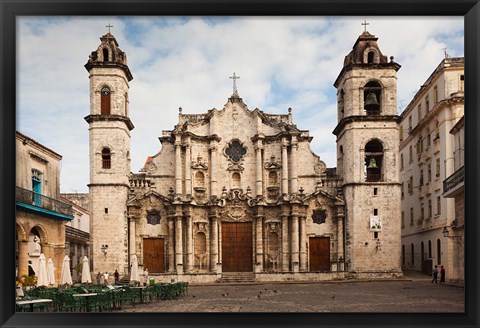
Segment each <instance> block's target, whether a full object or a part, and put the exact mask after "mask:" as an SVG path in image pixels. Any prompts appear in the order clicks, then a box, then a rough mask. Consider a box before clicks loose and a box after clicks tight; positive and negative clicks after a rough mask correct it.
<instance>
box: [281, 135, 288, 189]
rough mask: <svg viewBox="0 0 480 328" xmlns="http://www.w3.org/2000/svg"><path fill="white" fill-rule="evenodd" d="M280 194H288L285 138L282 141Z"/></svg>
mask: <svg viewBox="0 0 480 328" xmlns="http://www.w3.org/2000/svg"><path fill="white" fill-rule="evenodd" d="M282 194H284V195H286V194H288V153H287V140H286V139H285V138H283V139H282Z"/></svg>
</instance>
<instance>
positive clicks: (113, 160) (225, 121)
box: [85, 31, 402, 282]
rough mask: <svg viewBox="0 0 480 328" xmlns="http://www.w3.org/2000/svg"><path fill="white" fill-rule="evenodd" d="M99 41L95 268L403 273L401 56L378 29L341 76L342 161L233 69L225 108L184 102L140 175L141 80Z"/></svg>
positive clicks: (268, 277) (308, 275) (274, 277)
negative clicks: (135, 165) (253, 93)
mask: <svg viewBox="0 0 480 328" xmlns="http://www.w3.org/2000/svg"><path fill="white" fill-rule="evenodd" d="M100 40H101V43H100V45H99V46H98V48H97V49H96V50H95V51H93V52H92V53H91V55H90V57H89V59H88V62H87V64H86V65H85V68H86V69H87V71H88V72H89V79H90V114H89V115H88V116H87V117H85V120H86V121H87V122H88V124H89V142H90V184H89V193H90V204H91V205H90V206H91V207H90V211H91V226H92V240H93V245H92V250H93V251H92V252H93V254H92V255H93V262H94V267H93V271H94V272H98V271H101V272H105V271H109V272H113V271H114V270H115V269H117V270H118V271H119V272H120V274H121V275H126V276H128V275H129V273H130V263H131V259H132V256H133V255H136V256H137V258H138V262H139V264H140V266H141V268H147V269H148V271H149V275H150V276H152V277H154V278H155V280H156V281H165V282H170V281H173V280H175V281H177V280H181V281H189V282H216V281H228V280H229V279H230V280H232V279H233V280H234V279H244V280H250V281H252V280H254V281H285V280H299V281H301V280H328V279H349V278H369V277H372V278H373V277H374V278H382V277H383V278H391V277H398V276H401V274H402V272H401V263H400V260H401V237H400V192H401V185H400V183H399V172H398V156H397V154H398V147H399V125H398V123H399V117H398V116H397V114H396V108H397V106H396V72H397V71H398V69H399V68H400V65H399V64H397V63H395V62H394V61H393V57H390V60H388V59H387V57H386V56H384V55H383V54H382V53H381V51H380V49H379V47H378V45H377V38H376V37H375V36H374V35H372V34H370V33H369V32H367V31H365V32H363V33H362V34H361V35H360V36H359V37H358V39H357V40H356V42H355V44H354V46H353V49H352V51H351V52H350V53H349V54H348V55H347V56H346V57H345V61H344V66H343V68H341V72H340V73H339V75H338V78H337V79H336V81H335V82H334V86H335V87H336V89H337V102H338V124H337V126H336V127H333V126H332V129H333V133H334V134H335V135H336V136H337V167H336V168H327V167H326V165H325V163H324V162H323V161H322V160H321V158H320V156H318V155H316V154H315V153H314V152H313V151H312V150H311V148H310V142H311V140H312V138H313V137H312V136H310V134H309V132H308V131H306V130H301V129H299V128H298V127H297V126H296V125H295V124H294V121H293V117H292V113H291V109H289V110H288V113H287V114H269V113H265V112H263V111H262V110H260V109H258V108H255V109H253V110H251V109H249V108H248V106H247V105H246V104H245V103H244V102H243V100H242V98H241V97H240V95H239V93H238V92H237V89H236V86H235V78H236V76H235V75H234V76H233V79H234V90H233V94H232V95H231V96H230V97H229V98H228V99H227V101H226V103H225V105H224V106H223V108H222V109H220V110H219V109H215V108H214V109H211V110H207V111H204V112H201V113H199V114H184V113H182V109H181V108H180V109H179V116H178V124H177V125H175V126H174V128H173V130H167V131H161V135H160V137H159V140H160V142H161V147H160V149H159V152H158V153H157V154H155V155H153V156H149V157H148V158H147V160H146V162H145V165H144V167H143V169H142V170H140V172H138V173H131V172H130V131H131V130H132V129H133V128H134V125H133V123H132V122H131V120H130V118H129V111H130V108H129V100H128V93H129V83H130V81H131V80H132V79H133V76H132V73H131V72H130V70H129V67H128V64H127V56H126V53H125V52H123V51H122V50H120V48H119V45H118V43H117V41H116V39H115V37H114V36H113V35H112V34H110V32H109V33H107V34H106V35H104V36H102V37H101V38H100ZM133 110H135V109H133ZM136 110H140V109H136ZM158 119H160V117H159V118H158Z"/></svg>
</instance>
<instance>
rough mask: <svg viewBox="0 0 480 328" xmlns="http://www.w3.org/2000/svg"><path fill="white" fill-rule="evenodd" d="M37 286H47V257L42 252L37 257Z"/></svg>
mask: <svg viewBox="0 0 480 328" xmlns="http://www.w3.org/2000/svg"><path fill="white" fill-rule="evenodd" d="M37 286H48V280H47V259H46V258H45V255H44V254H43V253H42V254H40V257H39V258H38V275H37Z"/></svg>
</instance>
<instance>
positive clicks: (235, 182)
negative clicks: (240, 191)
mask: <svg viewBox="0 0 480 328" xmlns="http://www.w3.org/2000/svg"><path fill="white" fill-rule="evenodd" d="M232 188H240V173H238V172H235V173H233V174H232Z"/></svg>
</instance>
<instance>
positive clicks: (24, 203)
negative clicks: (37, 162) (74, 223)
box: [15, 186, 73, 220]
mask: <svg viewBox="0 0 480 328" xmlns="http://www.w3.org/2000/svg"><path fill="white" fill-rule="evenodd" d="M15 203H16V205H17V206H18V207H21V208H23V209H26V210H28V211H31V212H35V213H37V214H43V215H46V216H50V217H54V218H57V219H63V220H72V219H73V210H72V205H71V204H68V203H65V202H62V201H60V200H58V199H55V198H51V197H47V196H45V195H42V194H39V193H36V192H33V191H32V190H28V189H24V188H21V187H18V186H17V187H16V190H15Z"/></svg>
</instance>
